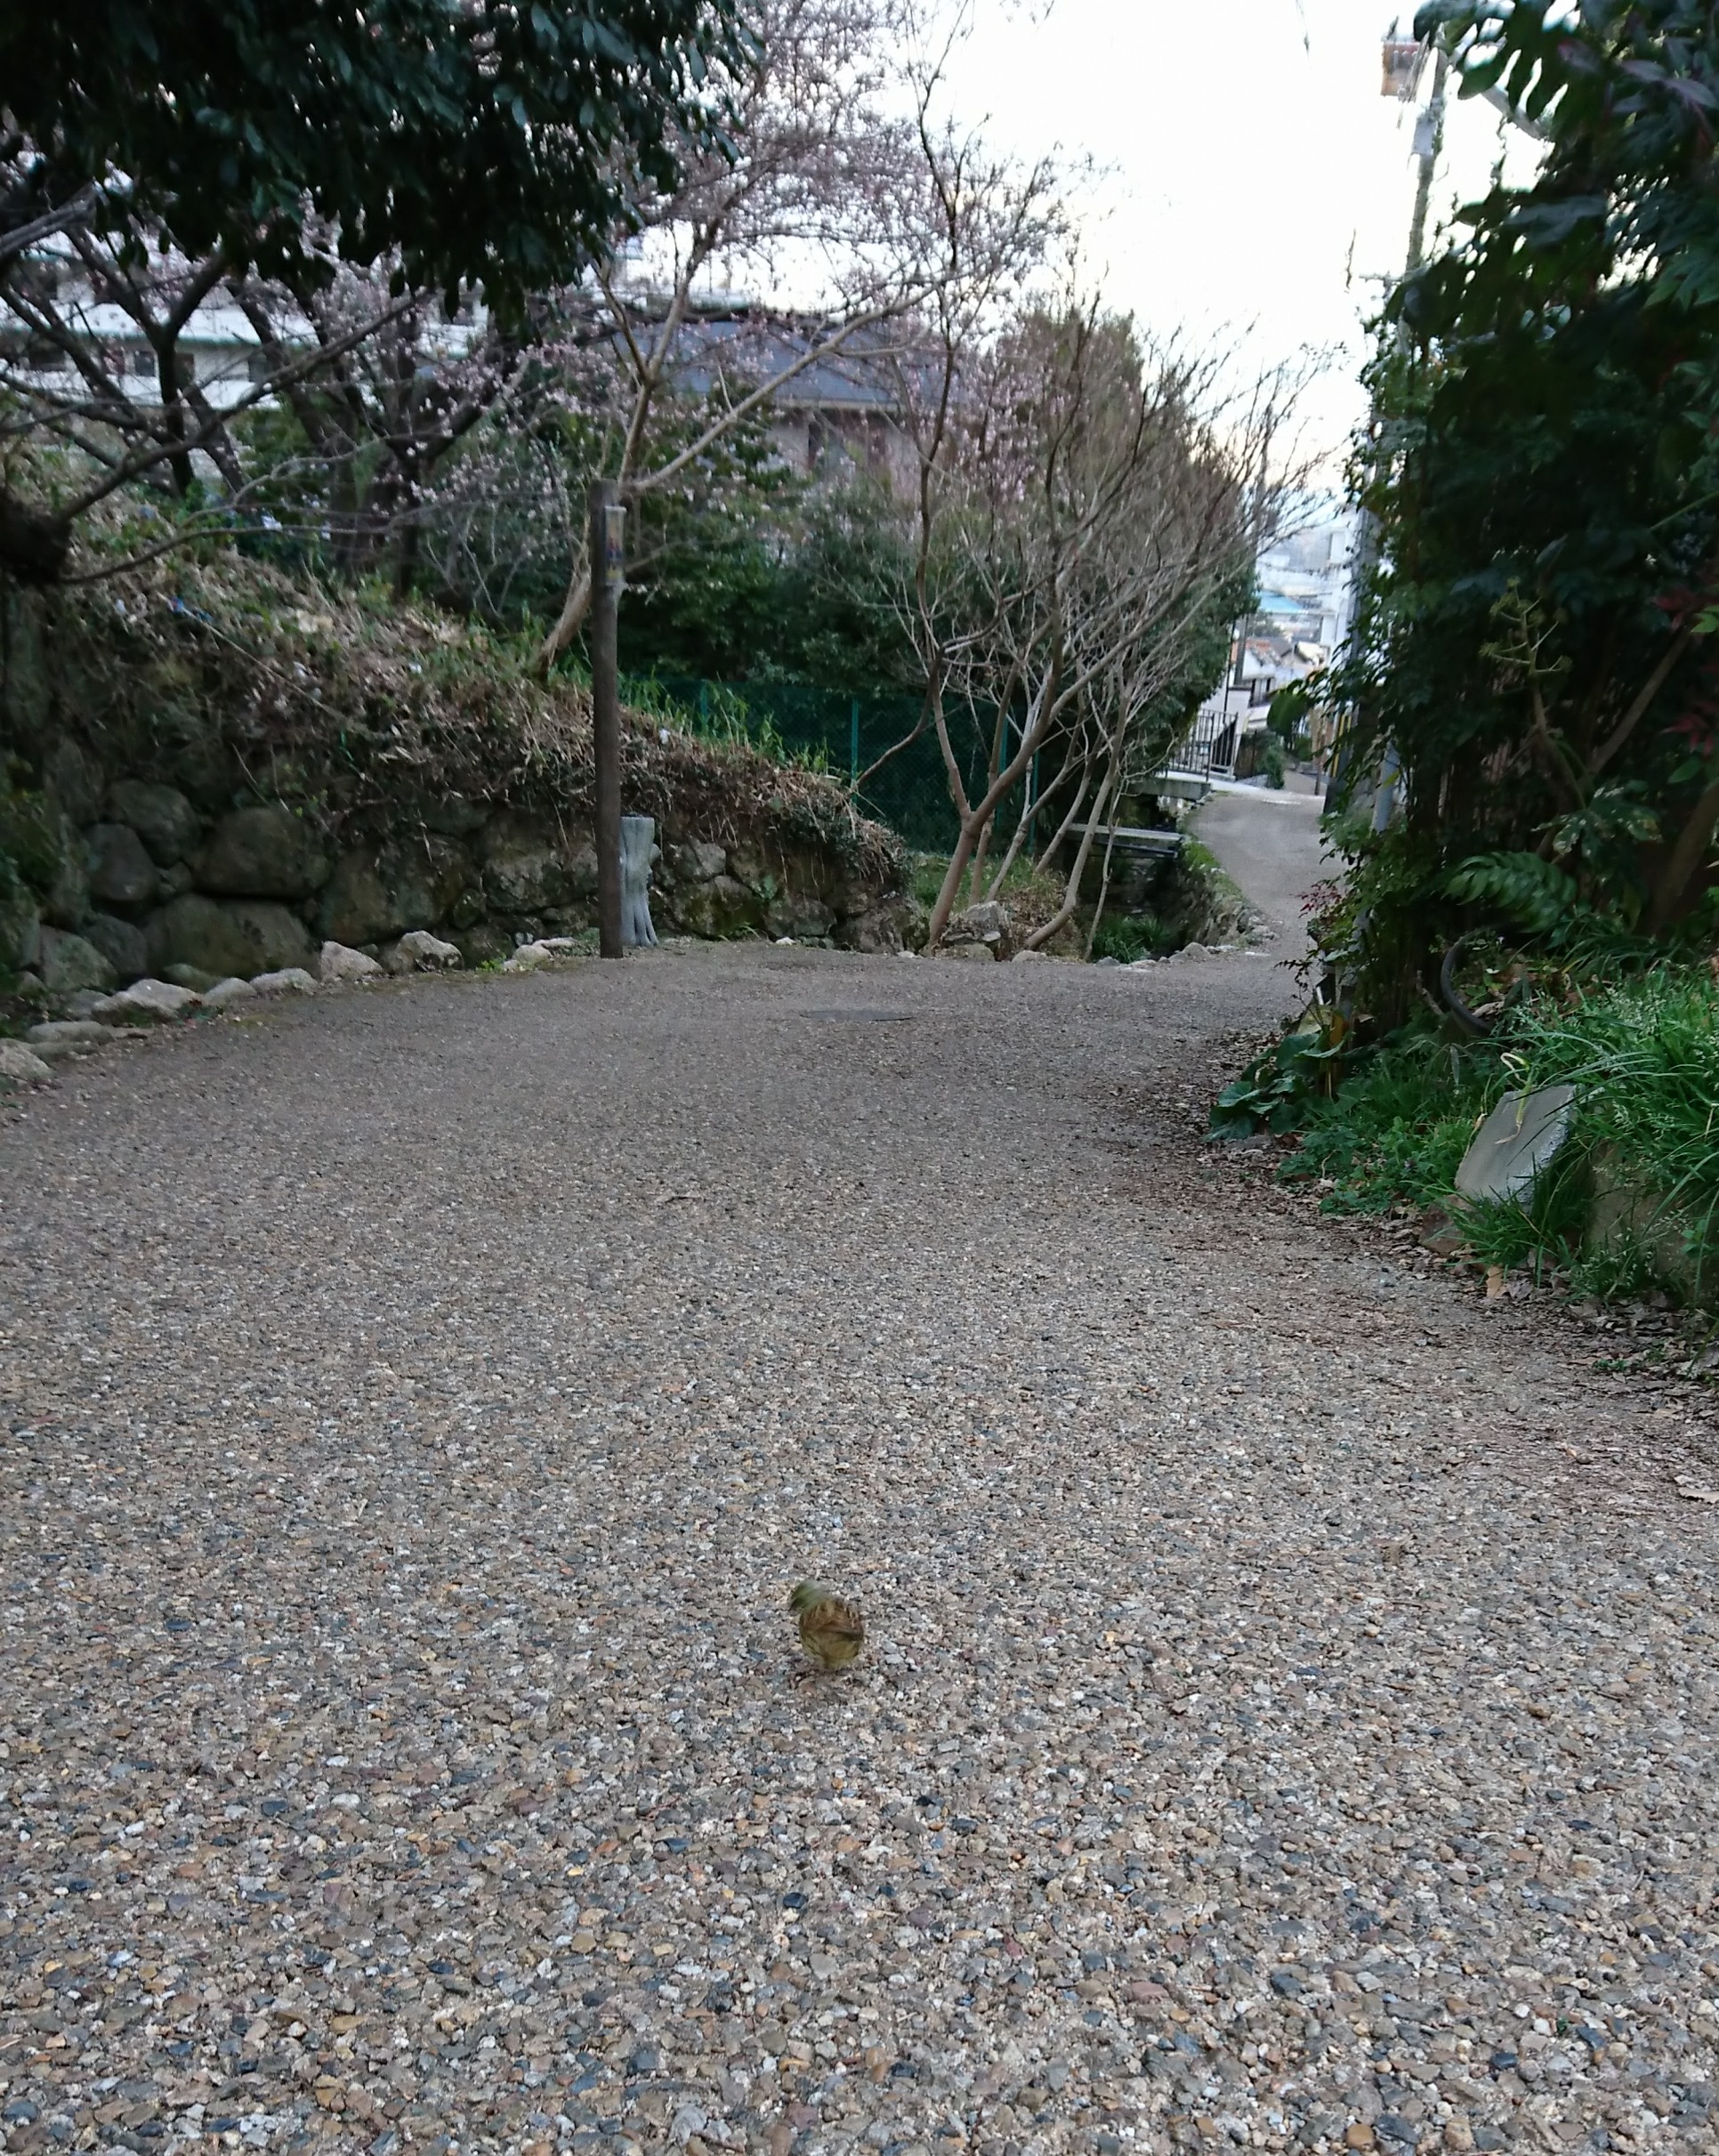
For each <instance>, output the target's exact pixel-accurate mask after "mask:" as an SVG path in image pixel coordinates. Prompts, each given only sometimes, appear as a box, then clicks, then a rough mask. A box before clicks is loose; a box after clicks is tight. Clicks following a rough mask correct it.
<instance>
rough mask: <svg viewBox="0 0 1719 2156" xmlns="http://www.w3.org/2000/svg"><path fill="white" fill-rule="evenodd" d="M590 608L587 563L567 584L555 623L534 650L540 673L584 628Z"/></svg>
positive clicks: (552, 662) (550, 665)
mask: <svg viewBox="0 0 1719 2156" xmlns="http://www.w3.org/2000/svg"><path fill="white" fill-rule="evenodd" d="M590 611H591V565H590V563H589V562H587V563H586V564H585V568H584V569H580V570H579V571H578V573H577V575H576V576H575V577H573V579H572V581H571V583H569V585H568V587H567V597H566V599H565V601H564V602H562V605H561V613H560V614H559V615H558V616H557V618H556V621H555V626H554V627H553V629H551V631H550V632H549V634H548V635H547V636H546V637H545V639H544V641H543V648H542V650H540V651H539V652H538V653H537V671H538V673H539V674H547V673H548V671H549V669H550V668H551V667H552V666H553V665H554V663H555V661H556V660H557V659H558V658H560V657H561V653H562V652H563V651H565V650H567V648H568V646H569V644H570V643H571V642H573V639H574V638H575V637H576V636H577V634H578V633H579V631H580V630H581V629H582V628H584V626H585V617H586V616H587V615H588V614H589V613H590Z"/></svg>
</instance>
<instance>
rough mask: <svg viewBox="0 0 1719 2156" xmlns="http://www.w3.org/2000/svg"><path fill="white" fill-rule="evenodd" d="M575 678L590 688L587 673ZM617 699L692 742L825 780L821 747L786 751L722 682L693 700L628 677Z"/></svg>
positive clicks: (765, 722) (650, 680)
mask: <svg viewBox="0 0 1719 2156" xmlns="http://www.w3.org/2000/svg"><path fill="white" fill-rule="evenodd" d="M579 679H580V680H581V681H582V682H583V683H584V685H585V687H587V688H588V687H589V685H590V676H589V674H580V675H579ZM620 686H621V695H622V698H623V699H624V700H625V703H626V705H627V706H628V707H629V708H630V709H631V710H634V711H637V712H641V713H642V714H643V715H644V716H645V717H647V718H651V719H656V720H657V721H658V723H660V724H663V725H666V726H667V727H669V728H670V729H671V730H672V731H674V732H675V733H680V734H686V735H688V736H689V737H690V739H693V740H695V741H714V742H720V743H725V744H728V745H730V746H733V747H742V748H755V749H756V750H757V751H758V752H759V754H760V755H765V756H768V757H769V758H770V760H771V763H779V764H781V765H782V766H783V767H784V769H786V770H789V771H814V772H816V773H817V774H818V775H819V777H820V778H827V777H828V776H829V775H830V763H829V754H828V751H827V749H826V748H825V747H824V746H823V745H822V743H821V742H820V743H819V744H818V745H817V746H816V747H811V748H790V747H788V745H787V742H786V741H785V740H784V739H782V736H781V734H780V732H779V731H778V729H777V727H776V725H775V723H774V722H773V721H772V720H771V718H770V717H769V716H768V715H766V714H764V713H763V712H757V711H755V710H754V709H753V708H752V707H751V705H750V704H748V703H747V699H746V698H745V697H743V696H742V695H740V694H739V692H738V690H733V689H730V688H726V687H724V686H723V684H722V682H704V683H703V684H701V686H700V690H699V694H698V698H697V699H696V700H693V699H690V698H686V697H679V696H675V695H674V694H673V693H672V692H671V691H670V690H667V689H666V688H665V687H664V686H663V684H662V682H659V681H658V680H656V679H655V678H654V676H652V675H650V674H628V675H626V676H625V679H624V680H623V681H622V682H621V685H620Z"/></svg>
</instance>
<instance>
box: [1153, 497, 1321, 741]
mask: <svg viewBox="0 0 1719 2156" xmlns="http://www.w3.org/2000/svg"><path fill="white" fill-rule="evenodd" d="M1359 535H1360V519H1359V516H1358V514H1357V513H1356V512H1355V511H1354V510H1353V509H1352V508H1350V507H1349V506H1348V505H1345V504H1341V503H1329V504H1324V505H1313V506H1312V508H1311V511H1310V513H1309V514H1308V515H1307V516H1305V517H1304V518H1303V519H1302V520H1301V521H1299V522H1297V523H1296V524H1295V528H1294V529H1293V530H1291V531H1290V532H1289V533H1288V534H1287V536H1286V537H1282V538H1280V539H1274V540H1273V541H1272V542H1271V545H1269V546H1267V547H1265V548H1264V549H1263V551H1262V552H1261V553H1260V555H1259V558H1258V561H1257V562H1256V564H1255V575H1256V578H1257V583H1258V590H1259V609H1258V611H1257V612H1256V613H1255V614H1252V615H1250V616H1249V617H1248V618H1247V621H1245V622H1243V623H1241V624H1240V625H1239V629H1238V634H1237V636H1236V640H1235V642H1234V643H1233V644H1232V645H1231V654H1230V666H1229V671H1228V674H1227V675H1226V677H1225V680H1224V682H1223V686H1222V687H1221V688H1218V689H1215V690H1213V692H1212V694H1211V695H1210V696H1208V697H1207V698H1206V700H1205V702H1204V703H1203V704H1202V705H1201V706H1200V707H1199V711H1198V715H1197V716H1196V718H1195V721H1194V723H1193V726H1192V727H1191V728H1190V731H1189V733H1188V735H1187V738H1186V739H1184V740H1183V741H1182V743H1181V745H1180V746H1179V747H1178V748H1177V749H1176V750H1175V752H1174V755H1172V757H1171V759H1170V762H1171V764H1172V766H1173V767H1174V769H1175V770H1177V771H1192V772H1196V773H1200V774H1209V773H1211V772H1213V771H1218V772H1231V771H1235V770H1236V768H1237V762H1238V758H1240V760H1241V762H1242V764H1243V766H1244V767H1246V768H1251V766H1250V765H1248V763H1247V757H1248V754H1249V752H1247V750H1246V749H1245V747H1244V744H1245V743H1246V741H1247V737H1248V736H1249V735H1250V734H1257V733H1261V732H1263V731H1264V728H1265V723H1266V718H1267V715H1268V713H1269V712H1270V709H1271V698H1272V697H1273V696H1275V695H1276V693H1277V691H1278V690H1279V689H1286V688H1287V687H1288V686H1289V684H1290V683H1291V682H1299V681H1305V680H1306V678H1307V676H1308V675H1309V674H1312V673H1314V672H1316V671H1317V670H1318V669H1319V668H1320V667H1322V666H1327V665H1328V664H1329V663H1330V661H1331V660H1332V659H1333V658H1335V657H1336V654H1337V652H1338V650H1339V649H1340V648H1341V647H1342V645H1343V644H1344V642H1345V640H1346V639H1347V637H1348V634H1349V631H1350V628H1351V626H1352V624H1353V621H1354V618H1355V570H1356V545H1357V541H1358V538H1359ZM1324 731H1325V730H1324V728H1323V726H1322V725H1321V724H1320V722H1319V720H1318V719H1317V717H1316V719H1315V723H1314V726H1313V735H1314V754H1315V758H1316V760H1317V759H1318V757H1319V755H1320V751H1321V747H1322V742H1323V735H1324Z"/></svg>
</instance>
